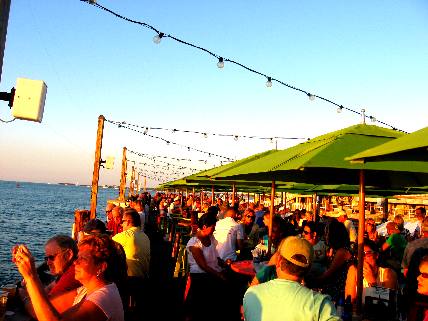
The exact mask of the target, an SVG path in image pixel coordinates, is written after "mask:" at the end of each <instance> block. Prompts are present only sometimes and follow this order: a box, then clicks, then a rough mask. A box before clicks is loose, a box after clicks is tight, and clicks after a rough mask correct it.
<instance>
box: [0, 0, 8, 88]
mask: <svg viewBox="0 0 428 321" xmlns="http://www.w3.org/2000/svg"><path fill="white" fill-rule="evenodd" d="M9 11H10V0H0V82H1V74H2V70H3V57H4V47H5V46H6V34H7V24H8V21H9Z"/></svg>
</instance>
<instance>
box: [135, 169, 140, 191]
mask: <svg viewBox="0 0 428 321" xmlns="http://www.w3.org/2000/svg"><path fill="white" fill-rule="evenodd" d="M136 185H137V188H136V190H137V195H138V194H140V172H138V176H137V184H136Z"/></svg>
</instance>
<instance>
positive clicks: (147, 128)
mask: <svg viewBox="0 0 428 321" xmlns="http://www.w3.org/2000/svg"><path fill="white" fill-rule="evenodd" d="M148 131H149V127H146V129H144V133H143V134H144V135H147V132H148Z"/></svg>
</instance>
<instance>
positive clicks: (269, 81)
mask: <svg viewBox="0 0 428 321" xmlns="http://www.w3.org/2000/svg"><path fill="white" fill-rule="evenodd" d="M266 87H268V88H270V87H272V78H271V77H268V80H267V81H266Z"/></svg>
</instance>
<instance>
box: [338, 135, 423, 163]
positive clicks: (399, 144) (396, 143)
mask: <svg viewBox="0 0 428 321" xmlns="http://www.w3.org/2000/svg"><path fill="white" fill-rule="evenodd" d="M346 160H350V161H351V162H352V161H367V162H372V161H389V160H391V161H425V162H427V161H428V127H425V128H422V129H420V130H418V131H415V132H413V133H411V134H407V135H404V136H401V137H399V138H397V139H394V140H391V141H389V142H387V143H385V144H382V145H379V146H376V147H373V148H370V149H367V150H365V151H363V152H360V153H358V154H355V155H353V156H350V157H347V158H346Z"/></svg>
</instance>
